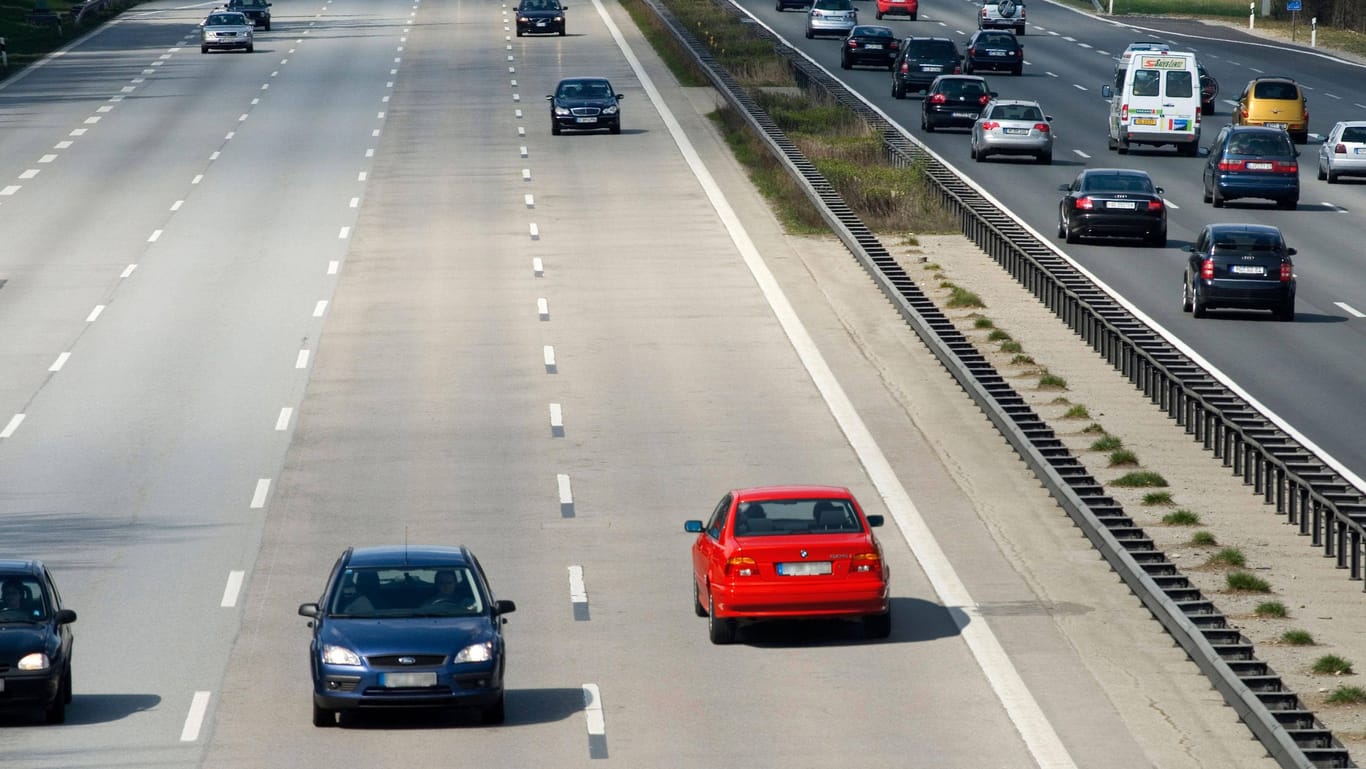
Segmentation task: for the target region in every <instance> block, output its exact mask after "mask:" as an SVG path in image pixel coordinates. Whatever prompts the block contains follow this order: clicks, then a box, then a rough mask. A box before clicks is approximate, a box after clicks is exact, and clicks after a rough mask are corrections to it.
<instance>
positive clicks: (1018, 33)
mask: <svg viewBox="0 0 1366 769" xmlns="http://www.w3.org/2000/svg"><path fill="white" fill-rule="evenodd" d="M1024 33H1025V28H1024V25H1023V24H1021V25H1020V26H1018V27H1016V28H1015V36H1016V37H1024Z"/></svg>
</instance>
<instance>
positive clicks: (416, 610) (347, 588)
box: [328, 566, 485, 618]
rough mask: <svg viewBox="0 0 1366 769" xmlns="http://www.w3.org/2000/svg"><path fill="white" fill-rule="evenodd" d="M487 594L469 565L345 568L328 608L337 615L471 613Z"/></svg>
mask: <svg viewBox="0 0 1366 769" xmlns="http://www.w3.org/2000/svg"><path fill="white" fill-rule="evenodd" d="M484 608H485V599H484V596H483V591H482V590H480V588H479V585H478V583H477V582H476V581H475V578H474V574H473V572H471V570H470V569H469V568H468V567H464V566H457V567H449V566H441V567H436V566H432V567H425V566H423V567H394V568H376V569H347V570H346V571H345V572H343V573H342V575H341V579H340V580H339V582H338V584H337V586H336V588H335V589H334V593H333V596H332V600H331V602H330V605H329V607H328V612H329V613H330V614H331V615H332V616H334V617H352V618H367V617H469V616H473V615H476V614H482V613H484Z"/></svg>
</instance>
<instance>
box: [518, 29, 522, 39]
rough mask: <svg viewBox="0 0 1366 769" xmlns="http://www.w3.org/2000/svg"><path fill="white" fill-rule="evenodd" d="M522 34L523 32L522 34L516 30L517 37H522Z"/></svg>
mask: <svg viewBox="0 0 1366 769" xmlns="http://www.w3.org/2000/svg"><path fill="white" fill-rule="evenodd" d="M522 34H523V32H522V30H520V29H519V30H517V37H521V36H522Z"/></svg>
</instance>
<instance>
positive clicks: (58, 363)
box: [47, 352, 71, 371]
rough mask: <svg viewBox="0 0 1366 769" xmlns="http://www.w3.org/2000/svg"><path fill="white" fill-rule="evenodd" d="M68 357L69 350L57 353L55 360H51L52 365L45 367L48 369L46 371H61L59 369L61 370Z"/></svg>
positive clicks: (69, 354)
mask: <svg viewBox="0 0 1366 769" xmlns="http://www.w3.org/2000/svg"><path fill="white" fill-rule="evenodd" d="M70 358H71V353H69V352H64V353H62V354H61V355H58V356H57V360H55V361H53V362H52V365H51V366H48V367H47V370H48V371H61V370H62V366H65V365H66V362H67V360H69V359H70Z"/></svg>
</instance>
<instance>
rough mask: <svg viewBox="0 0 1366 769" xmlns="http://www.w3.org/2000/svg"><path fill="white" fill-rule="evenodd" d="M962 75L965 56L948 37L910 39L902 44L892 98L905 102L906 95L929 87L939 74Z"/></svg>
mask: <svg viewBox="0 0 1366 769" xmlns="http://www.w3.org/2000/svg"><path fill="white" fill-rule="evenodd" d="M962 73H963V54H961V53H959V52H958V46H957V45H955V44H954V42H953V41H952V40H950V39H948V38H946V37H908V38H906V39H905V40H902V41H901V47H900V50H899V52H898V53H897V59H896V63H895V64H893V65H892V98H893V99H904V98H906V92H907V91H912V92H919V91H923V90H925V89H927V88H929V87H930V83H933V82H934V79H935V78H937V77H939V76H940V75H960V74H962Z"/></svg>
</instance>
